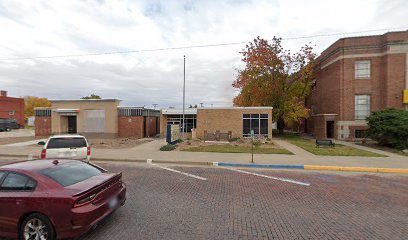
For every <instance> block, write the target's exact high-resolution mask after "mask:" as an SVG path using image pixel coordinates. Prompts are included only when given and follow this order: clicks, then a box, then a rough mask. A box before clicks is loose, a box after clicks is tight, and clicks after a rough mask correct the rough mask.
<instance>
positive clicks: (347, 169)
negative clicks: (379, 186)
mask: <svg viewBox="0 0 408 240" xmlns="http://www.w3.org/2000/svg"><path fill="white" fill-rule="evenodd" d="M213 166H222V167H251V168H274V169H302V170H320V171H343V172H373V173H405V174H408V169H403V168H371V167H340V166H318V165H275V164H254V163H251V164H242V163H226V162H213Z"/></svg>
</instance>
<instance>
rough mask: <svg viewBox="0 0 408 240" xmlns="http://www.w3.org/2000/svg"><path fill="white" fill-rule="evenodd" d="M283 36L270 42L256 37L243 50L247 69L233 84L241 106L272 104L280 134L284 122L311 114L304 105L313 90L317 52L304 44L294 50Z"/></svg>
mask: <svg viewBox="0 0 408 240" xmlns="http://www.w3.org/2000/svg"><path fill="white" fill-rule="evenodd" d="M281 41H282V39H281V38H276V37H274V38H273V39H272V41H271V42H268V41H267V40H265V39H262V38H260V37H257V38H256V39H254V41H253V42H251V43H249V44H248V45H247V46H246V48H245V49H244V50H243V52H241V54H242V56H243V57H242V61H243V62H244V63H245V65H246V66H245V69H243V70H238V76H237V78H236V80H235V81H234V83H233V84H232V86H233V87H235V88H238V89H239V90H240V93H239V94H238V95H237V96H236V97H235V98H234V100H233V101H234V104H235V105H238V106H272V107H273V119H274V120H277V121H278V129H279V133H280V134H282V133H283V129H284V127H285V122H286V123H288V122H300V121H301V120H302V119H304V118H307V117H308V116H309V112H310V110H309V109H308V108H306V106H305V105H304V99H305V97H306V96H307V95H308V94H309V93H310V91H311V86H312V76H313V70H314V68H315V64H316V63H315V58H316V55H315V54H314V53H313V48H312V47H310V46H308V45H305V46H303V47H301V49H300V51H299V52H296V53H291V52H290V50H285V49H284V48H283V47H282V45H281Z"/></svg>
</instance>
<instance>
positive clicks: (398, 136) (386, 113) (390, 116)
mask: <svg viewBox="0 0 408 240" xmlns="http://www.w3.org/2000/svg"><path fill="white" fill-rule="evenodd" d="M367 122H368V126H369V129H368V137H369V138H371V139H373V140H376V141H378V143H379V144H381V145H385V146H389V147H393V148H396V149H400V150H403V149H408V111H404V110H399V109H395V108H387V109H385V110H382V111H379V112H374V113H372V114H371V115H370V116H369V117H368V118H367Z"/></svg>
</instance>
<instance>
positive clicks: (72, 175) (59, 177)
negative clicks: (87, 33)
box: [39, 161, 102, 187]
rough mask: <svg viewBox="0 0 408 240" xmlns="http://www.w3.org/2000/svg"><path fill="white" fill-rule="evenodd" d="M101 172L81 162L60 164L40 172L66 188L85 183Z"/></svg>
mask: <svg viewBox="0 0 408 240" xmlns="http://www.w3.org/2000/svg"><path fill="white" fill-rule="evenodd" d="M101 172H102V171H101V170H99V169H98V168H96V167H94V166H92V165H90V164H88V163H84V162H81V161H76V162H70V163H65V164H58V165H56V166H53V167H51V168H47V169H43V170H40V171H39V173H40V174H42V175H44V176H47V177H49V178H51V179H52V180H54V181H56V182H57V183H59V184H60V185H62V186H64V187H66V186H70V185H73V184H76V183H79V182H82V181H85V180H87V179H89V178H91V177H93V176H96V175H99V174H100V173H101Z"/></svg>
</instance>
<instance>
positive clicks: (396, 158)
mask: <svg viewBox="0 0 408 240" xmlns="http://www.w3.org/2000/svg"><path fill="white" fill-rule="evenodd" d="M275 141H276V140H275ZM276 142H277V143H278V144H280V145H282V146H283V147H285V148H287V149H288V150H290V151H292V152H294V153H295V155H285V154H255V155H254V162H255V163H258V164H286V165H317V166H342V167H375V168H407V169H408V157H406V156H401V155H397V154H391V153H388V152H384V151H380V150H375V151H374V150H372V149H368V150H369V151H372V152H378V153H381V154H384V155H388V156H389V157H349V156H316V155H313V154H311V153H309V152H306V151H304V150H303V149H300V148H298V147H296V146H294V145H293V144H290V143H288V142H286V141H282V140H277V141H276ZM163 145H165V141H164V140H163V139H159V140H154V141H151V142H147V143H144V144H141V145H139V146H136V147H134V148H128V149H97V148H93V149H92V153H91V154H92V159H93V160H104V161H115V160H118V161H120V160H122V161H146V160H147V159H153V160H159V161H167V162H174V163H182V162H186V163H196V164H207V163H208V164H210V163H212V162H230V163H251V155H250V154H245V153H210V152H183V151H171V152H162V151H160V150H159V148H160V147H161V146H163ZM353 147H356V146H353ZM360 147H362V146H360ZM40 151H41V146H25V147H21V146H13V147H10V146H9V147H6V146H0V156H10V157H11V156H15V157H17V156H19V157H29V156H38V155H39V154H40Z"/></svg>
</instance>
